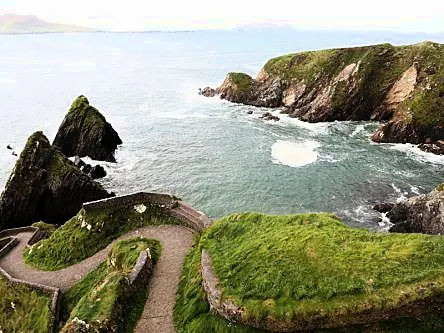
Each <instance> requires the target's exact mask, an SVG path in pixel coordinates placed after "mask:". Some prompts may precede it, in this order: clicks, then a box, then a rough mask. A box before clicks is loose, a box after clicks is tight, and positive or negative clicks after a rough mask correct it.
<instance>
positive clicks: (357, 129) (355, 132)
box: [350, 125, 365, 137]
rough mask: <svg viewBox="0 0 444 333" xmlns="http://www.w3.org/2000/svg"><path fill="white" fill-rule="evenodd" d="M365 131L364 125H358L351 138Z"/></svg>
mask: <svg viewBox="0 0 444 333" xmlns="http://www.w3.org/2000/svg"><path fill="white" fill-rule="evenodd" d="M364 129H365V127H364V125H358V126H356V128H355V130H354V131H353V133H352V134H350V137H354V136H356V135H357V134H358V133H360V132H362V131H363V130H364Z"/></svg>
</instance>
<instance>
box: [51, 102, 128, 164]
mask: <svg viewBox="0 0 444 333" xmlns="http://www.w3.org/2000/svg"><path fill="white" fill-rule="evenodd" d="M120 144H122V140H121V139H120V137H119V135H118V134H117V132H116V131H115V130H114V128H113V127H112V126H111V124H110V123H108V122H107V121H106V119H105V117H104V116H103V115H102V114H101V113H100V112H99V111H98V110H97V109H96V108H95V107H93V106H91V105H90V104H89V101H88V99H87V98H86V97H85V96H83V95H81V96H79V97H77V98H76V100H75V101H74V102H73V103H72V105H71V108H70V109H69V111H68V113H67V115H66V116H65V119H64V120H63V122H62V124H61V125H60V127H59V130H58V132H57V135H56V137H55V139H54V142H53V145H54V146H56V147H58V148H59V149H60V150H61V151H62V153H63V154H65V155H66V156H68V157H72V156H80V157H85V156H89V157H90V158H92V159H94V160H98V161H107V162H116V159H115V157H114V153H115V151H116V149H117V146H118V145H120Z"/></svg>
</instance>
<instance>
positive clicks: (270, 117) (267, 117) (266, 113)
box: [260, 112, 280, 121]
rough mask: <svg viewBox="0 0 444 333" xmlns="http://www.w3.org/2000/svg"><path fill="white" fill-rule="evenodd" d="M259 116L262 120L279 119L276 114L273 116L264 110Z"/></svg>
mask: <svg viewBox="0 0 444 333" xmlns="http://www.w3.org/2000/svg"><path fill="white" fill-rule="evenodd" d="M260 118H261V119H264V120H274V121H279V120H280V118H279V117H278V116H274V115H272V114H271V113H270V112H265V113H264V114H263V115H262V116H260Z"/></svg>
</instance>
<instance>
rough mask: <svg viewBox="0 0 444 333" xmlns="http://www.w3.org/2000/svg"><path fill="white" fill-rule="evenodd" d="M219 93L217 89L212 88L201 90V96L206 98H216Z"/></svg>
mask: <svg viewBox="0 0 444 333" xmlns="http://www.w3.org/2000/svg"><path fill="white" fill-rule="evenodd" d="M216 94H217V92H216V90H215V89H213V88H210V87H205V88H203V89H199V95H202V96H205V97H214V96H216Z"/></svg>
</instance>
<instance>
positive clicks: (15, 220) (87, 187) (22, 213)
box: [0, 132, 112, 229]
mask: <svg viewBox="0 0 444 333" xmlns="http://www.w3.org/2000/svg"><path fill="white" fill-rule="evenodd" d="M110 196H112V195H111V194H109V193H108V192H107V191H106V190H105V189H104V188H103V187H102V186H101V185H100V184H99V183H96V182H95V181H93V180H92V179H91V178H90V177H89V176H87V175H85V174H84V173H83V172H81V171H80V170H79V169H78V168H77V167H76V166H75V165H74V163H73V162H71V161H70V160H69V159H68V158H67V157H66V156H64V155H63V154H62V153H61V152H60V151H59V150H58V149H57V148H55V147H53V146H51V145H50V143H49V141H48V139H47V138H46V137H45V136H44V135H43V133H42V132H36V133H34V134H32V135H31V136H30V137H29V139H28V142H27V143H26V146H25V148H24V149H23V152H22V153H21V155H20V158H19V159H18V161H17V163H16V165H15V167H14V170H13V172H12V174H11V176H10V177H9V180H8V182H7V184H6V187H5V190H4V192H3V193H2V195H1V198H0V229H3V228H13V227H21V226H27V225H31V224H32V223H33V222H37V221H45V222H48V223H52V224H61V223H64V222H65V221H67V220H68V219H70V218H71V217H73V216H74V215H76V214H77V212H78V211H79V210H80V208H81V207H82V203H84V202H88V201H94V200H99V199H104V198H107V197H110Z"/></svg>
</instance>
